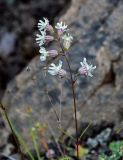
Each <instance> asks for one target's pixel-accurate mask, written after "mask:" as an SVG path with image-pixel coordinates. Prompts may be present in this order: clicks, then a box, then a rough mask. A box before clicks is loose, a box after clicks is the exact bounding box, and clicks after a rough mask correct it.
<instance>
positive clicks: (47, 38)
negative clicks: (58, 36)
mask: <svg viewBox="0 0 123 160" xmlns="http://www.w3.org/2000/svg"><path fill="white" fill-rule="evenodd" d="M45 40H46V42H50V41H53V40H54V37H53V36H49V35H47V36H45Z"/></svg>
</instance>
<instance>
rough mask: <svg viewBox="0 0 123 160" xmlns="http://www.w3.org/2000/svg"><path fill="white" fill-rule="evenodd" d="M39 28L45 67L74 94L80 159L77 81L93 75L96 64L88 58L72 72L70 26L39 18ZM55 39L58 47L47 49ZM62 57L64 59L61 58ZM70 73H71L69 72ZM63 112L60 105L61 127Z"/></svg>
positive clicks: (42, 58)
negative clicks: (49, 43)
mask: <svg viewBox="0 0 123 160" xmlns="http://www.w3.org/2000/svg"><path fill="white" fill-rule="evenodd" d="M38 29H39V32H40V34H37V35H36V42H37V43H38V45H39V47H40V49H39V52H40V54H41V55H40V60H41V61H45V62H46V66H45V69H46V70H47V72H48V73H49V74H50V75H52V76H56V77H58V78H59V79H62V80H63V79H64V80H67V81H69V82H70V84H71V89H72V95H73V106H74V117H75V129H76V152H77V154H76V156H77V159H79V137H78V122H77V106H76V96H75V83H76V81H77V79H78V77H79V76H90V77H92V76H93V75H92V72H93V71H94V69H96V66H93V65H89V64H88V63H87V61H86V58H84V59H83V61H81V62H80V68H78V69H77V72H72V68H71V61H70V60H69V56H70V53H69V49H70V47H71V46H72V41H73V37H72V36H71V34H70V33H68V30H69V29H68V26H67V25H66V24H65V23H64V22H58V23H57V24H56V25H55V27H53V26H51V25H50V23H49V20H48V19H46V18H44V20H43V21H42V20H39V23H38ZM51 41H55V42H56V43H57V47H56V48H57V49H55V50H54V49H53V50H47V49H46V48H45V47H44V45H46V44H47V43H48V42H51ZM61 59H62V60H61ZM49 60H50V61H54V60H57V61H58V62H57V63H56V64H55V63H50V64H49V65H47V64H48V62H49ZM63 60H64V61H65V62H66V64H67V66H68V71H67V70H66V69H64V67H63ZM68 73H69V74H68ZM61 112H62V108H61V105H60V113H59V117H58V121H59V122H60V127H61Z"/></svg>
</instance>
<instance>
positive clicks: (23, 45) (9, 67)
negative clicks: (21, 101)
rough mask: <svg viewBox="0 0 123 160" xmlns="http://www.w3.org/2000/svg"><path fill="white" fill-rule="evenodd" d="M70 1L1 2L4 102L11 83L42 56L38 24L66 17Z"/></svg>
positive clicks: (0, 77) (1, 90) (0, 70)
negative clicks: (37, 38)
mask: <svg viewBox="0 0 123 160" xmlns="http://www.w3.org/2000/svg"><path fill="white" fill-rule="evenodd" d="M69 4H70V0H35V1H34V0H0V99H1V97H2V95H3V93H4V90H5V88H6V85H7V83H8V82H9V81H10V80H11V79H12V78H13V77H14V76H15V75H16V74H18V73H19V72H20V71H21V70H22V69H23V68H24V67H25V66H26V65H27V63H28V62H29V61H30V60H31V59H32V58H33V57H34V56H36V55H37V54H38V47H37V45H36V44H35V35H36V31H37V22H38V20H39V19H42V17H47V18H48V19H49V20H50V22H51V24H53V22H54V20H55V18H58V17H59V16H60V15H61V14H63V13H64V12H65V10H66V8H67V7H68V6H69Z"/></svg>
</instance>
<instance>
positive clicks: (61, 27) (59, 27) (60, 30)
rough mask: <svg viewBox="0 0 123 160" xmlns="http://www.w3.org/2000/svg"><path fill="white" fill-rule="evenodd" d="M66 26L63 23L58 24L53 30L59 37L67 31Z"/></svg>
mask: <svg viewBox="0 0 123 160" xmlns="http://www.w3.org/2000/svg"><path fill="white" fill-rule="evenodd" d="M67 27H68V26H67V25H65V23H63V22H60V23H57V24H56V26H55V28H56V29H57V30H58V35H59V36H61V35H62V34H63V33H64V32H65V31H67V30H68V29H67Z"/></svg>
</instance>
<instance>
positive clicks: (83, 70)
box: [78, 67, 88, 75]
mask: <svg viewBox="0 0 123 160" xmlns="http://www.w3.org/2000/svg"><path fill="white" fill-rule="evenodd" d="M78 72H79V74H80V75H87V72H88V71H87V68H86V67H80V68H79V70H78Z"/></svg>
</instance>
